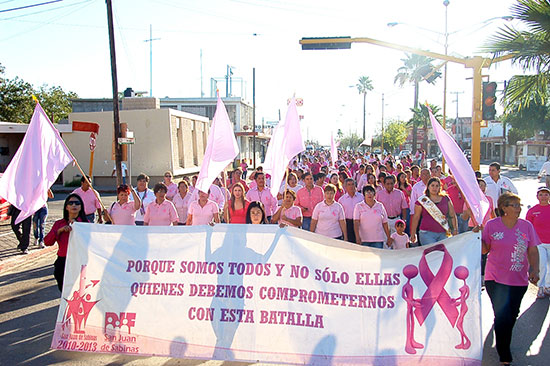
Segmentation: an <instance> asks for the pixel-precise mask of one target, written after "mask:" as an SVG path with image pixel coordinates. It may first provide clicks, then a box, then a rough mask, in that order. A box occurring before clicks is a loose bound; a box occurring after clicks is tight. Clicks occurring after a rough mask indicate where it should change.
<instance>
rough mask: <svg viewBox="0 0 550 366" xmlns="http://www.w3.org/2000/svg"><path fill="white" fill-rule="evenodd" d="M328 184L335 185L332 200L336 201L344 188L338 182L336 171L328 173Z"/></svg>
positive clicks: (342, 193)
mask: <svg viewBox="0 0 550 366" xmlns="http://www.w3.org/2000/svg"><path fill="white" fill-rule="evenodd" d="M330 184H332V185H333V186H334V187H336V195H335V196H334V200H335V201H338V200H339V199H340V197H342V196H343V195H344V190H343V189H342V184H341V183H340V179H339V177H338V173H332V174H331V175H330Z"/></svg>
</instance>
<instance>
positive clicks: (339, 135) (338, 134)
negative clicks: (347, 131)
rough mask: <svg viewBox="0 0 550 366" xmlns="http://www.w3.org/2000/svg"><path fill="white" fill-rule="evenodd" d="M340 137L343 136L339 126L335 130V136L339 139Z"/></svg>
mask: <svg viewBox="0 0 550 366" xmlns="http://www.w3.org/2000/svg"><path fill="white" fill-rule="evenodd" d="M342 137H344V133H343V132H342V129H340V128H339V129H338V131H337V132H336V138H337V139H338V140H340V139H341V138H342Z"/></svg>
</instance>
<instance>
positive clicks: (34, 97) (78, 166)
mask: <svg viewBox="0 0 550 366" xmlns="http://www.w3.org/2000/svg"><path fill="white" fill-rule="evenodd" d="M32 99H33V100H34V101H35V102H36V104H40V102H39V100H38V98H37V97H36V96H35V95H32ZM46 120H47V121H48V122H50V124H51V125H52V127H53V129H54V131H56V132H57V134H58V135H59V141H60V142H61V143H62V144H63V145H64V146H65V148H66V149H67V151H68V152H69V154H71V158H73V162H74V164H75V165H76V167H77V168H78V170H79V171H80V173H81V174H82V176H83V177H84V180H86V182H87V183H88V184H89V185H90V188H91V189H92V192H94V195H95V197H96V198H97V200H98V201H99V204H100V205H101V209H102V211H104V212H106V215H107V218H108V219H109V220H111V221H112V219H111V216H110V215H109V213H108V212H107V210H106V209H105V205H104V204H103V202H102V201H101V198H100V197H99V194H98V193H97V192H96V191H95V189H94V187H93V186H92V182H90V180H89V179H88V176H87V175H86V173H84V170H82V168H81V167H80V164H78V161H77V160H76V158H75V156H74V154H73V152H72V151H71V149H69V147H68V146H67V144H65V141H64V140H63V139H62V138H61V134H60V133H59V131H58V130H57V129H56V128H55V126H54V125H53V123H52V121H50V119H49V118H48V116H47V115H46Z"/></svg>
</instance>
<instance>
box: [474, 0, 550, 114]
mask: <svg viewBox="0 0 550 366" xmlns="http://www.w3.org/2000/svg"><path fill="white" fill-rule="evenodd" d="M510 10H511V13H512V16H513V17H514V19H517V20H520V21H522V23H523V25H524V26H525V29H524V30H518V29H516V28H514V27H511V26H508V25H506V26H504V27H502V28H500V29H499V30H498V31H497V33H496V34H495V35H494V36H492V37H491V38H490V39H489V41H488V43H487V45H485V46H484V47H483V50H484V51H486V52H491V53H493V55H494V57H499V56H504V55H514V56H513V57H512V63H514V64H516V65H519V66H520V67H521V68H523V70H524V71H531V72H534V74H533V75H515V76H513V77H512V78H511V79H510V81H509V82H508V85H507V86H506V93H505V94H504V98H503V104H504V107H505V110H506V111H513V110H516V111H519V110H521V109H523V108H525V107H527V106H529V104H530V103H536V104H546V102H547V101H548V83H549V81H550V51H549V50H550V4H549V3H548V1H546V0H518V1H517V3H516V4H514V5H513V6H512V7H511V9H510Z"/></svg>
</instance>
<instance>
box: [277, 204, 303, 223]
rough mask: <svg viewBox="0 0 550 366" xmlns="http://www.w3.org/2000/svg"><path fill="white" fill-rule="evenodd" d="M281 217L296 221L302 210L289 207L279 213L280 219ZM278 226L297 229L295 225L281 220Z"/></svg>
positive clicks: (296, 207)
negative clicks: (283, 225) (285, 225)
mask: <svg viewBox="0 0 550 366" xmlns="http://www.w3.org/2000/svg"><path fill="white" fill-rule="evenodd" d="M283 215H285V216H286V217H288V218H289V219H291V220H296V219H297V218H298V217H302V210H301V209H300V207H298V206H291V207H289V208H287V209H285V208H283V209H282V212H281V217H283ZM279 224H287V225H288V226H293V227H297V226H296V225H293V224H292V223H290V222H288V221H286V220H283V219H279Z"/></svg>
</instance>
